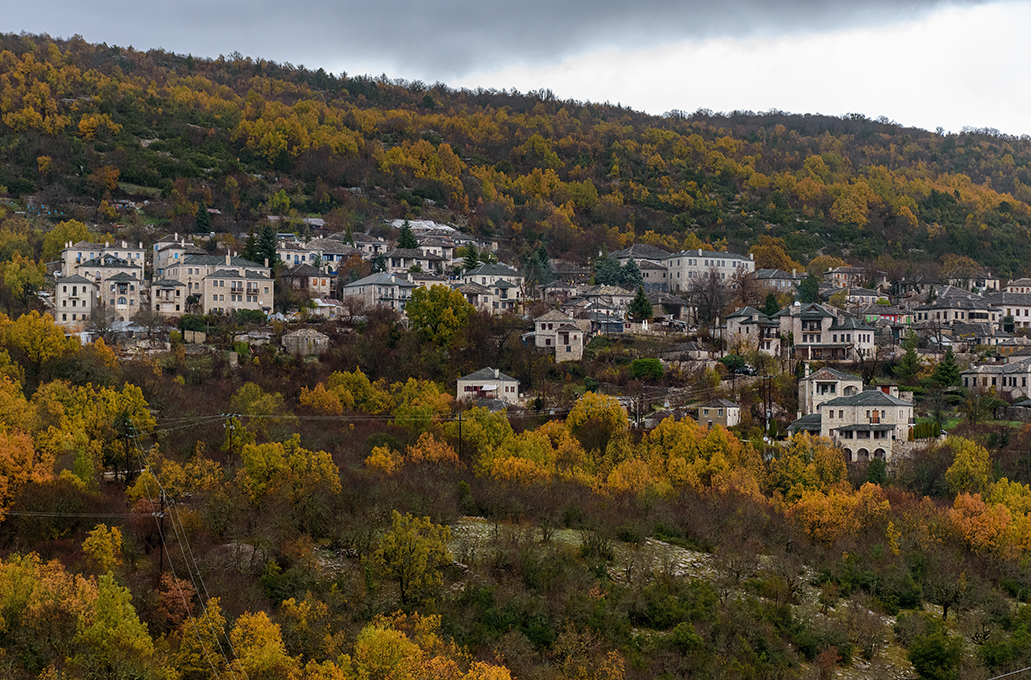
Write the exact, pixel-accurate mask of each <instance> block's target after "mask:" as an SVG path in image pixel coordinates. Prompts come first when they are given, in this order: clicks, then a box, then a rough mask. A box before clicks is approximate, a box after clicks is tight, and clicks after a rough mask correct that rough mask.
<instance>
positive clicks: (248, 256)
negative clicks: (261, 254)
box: [240, 231, 258, 262]
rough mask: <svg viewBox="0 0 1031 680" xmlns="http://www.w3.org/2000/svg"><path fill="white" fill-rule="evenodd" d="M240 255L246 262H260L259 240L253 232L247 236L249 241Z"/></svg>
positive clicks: (245, 243) (244, 243)
mask: <svg viewBox="0 0 1031 680" xmlns="http://www.w3.org/2000/svg"><path fill="white" fill-rule="evenodd" d="M240 254H241V255H243V257H244V259H245V260H250V261H251V262H257V261H258V238H257V237H256V236H255V235H254V232H253V231H251V232H250V233H249V234H247V239H246V240H245V241H244V242H243V251H242V252H241V253H240Z"/></svg>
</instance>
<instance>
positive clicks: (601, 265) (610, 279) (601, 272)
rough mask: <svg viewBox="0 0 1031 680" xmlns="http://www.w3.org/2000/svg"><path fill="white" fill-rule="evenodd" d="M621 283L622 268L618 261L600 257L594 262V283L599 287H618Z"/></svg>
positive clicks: (605, 256)
mask: <svg viewBox="0 0 1031 680" xmlns="http://www.w3.org/2000/svg"><path fill="white" fill-rule="evenodd" d="M622 282H623V268H622V267H620V266H619V260H617V259H616V258H614V257H609V256H608V255H602V256H601V257H599V258H598V259H597V260H595V261H594V283H595V284H597V285H599V286H618V285H620V284H621V283H622Z"/></svg>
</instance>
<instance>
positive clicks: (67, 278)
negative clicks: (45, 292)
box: [57, 274, 96, 285]
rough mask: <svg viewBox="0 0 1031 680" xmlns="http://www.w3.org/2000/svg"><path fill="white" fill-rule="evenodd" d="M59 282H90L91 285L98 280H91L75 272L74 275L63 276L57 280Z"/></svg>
mask: <svg viewBox="0 0 1031 680" xmlns="http://www.w3.org/2000/svg"><path fill="white" fill-rule="evenodd" d="M57 282H58V283H88V284H90V285H96V281H90V280H89V279H87V278H85V277H82V276H79V275H78V274H75V275H73V276H62V277H61V278H59V279H58V280H57Z"/></svg>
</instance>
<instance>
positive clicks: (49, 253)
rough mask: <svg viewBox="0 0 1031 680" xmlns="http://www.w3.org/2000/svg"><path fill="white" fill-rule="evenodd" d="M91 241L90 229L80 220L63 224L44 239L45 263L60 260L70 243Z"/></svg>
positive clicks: (48, 233)
mask: <svg viewBox="0 0 1031 680" xmlns="http://www.w3.org/2000/svg"><path fill="white" fill-rule="evenodd" d="M89 239H90V233H89V227H87V226H86V225H85V224H83V223H82V222H79V221H78V220H67V221H65V222H61V223H60V224H58V225H57V226H55V227H54V228H53V229H51V230H50V231H49V232H47V235H46V236H45V237H44V238H43V257H42V259H43V262H54V261H55V260H58V259H60V257H61V251H62V250H64V248H65V246H66V245H67V244H68V243H78V242H79V241H88V240H89Z"/></svg>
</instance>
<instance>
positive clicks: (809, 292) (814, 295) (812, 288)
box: [798, 274, 820, 304]
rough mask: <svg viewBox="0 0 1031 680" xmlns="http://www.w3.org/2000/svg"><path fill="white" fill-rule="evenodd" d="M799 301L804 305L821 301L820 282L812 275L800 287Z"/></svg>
mask: <svg viewBox="0 0 1031 680" xmlns="http://www.w3.org/2000/svg"><path fill="white" fill-rule="evenodd" d="M798 301H799V302H801V303H803V304H808V303H810V302H819V301H820V280H819V279H818V278H816V277H815V276H813V275H812V274H810V275H809V276H807V277H805V279H804V280H803V281H802V283H800V284H799V285H798Z"/></svg>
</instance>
